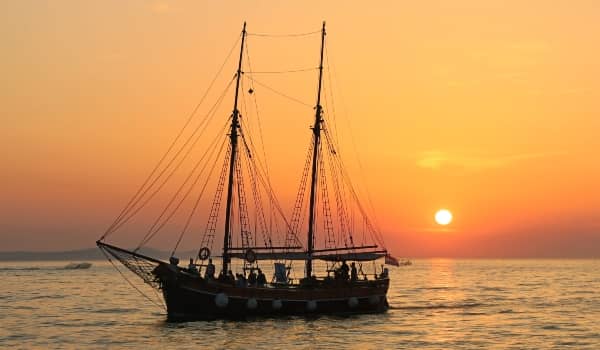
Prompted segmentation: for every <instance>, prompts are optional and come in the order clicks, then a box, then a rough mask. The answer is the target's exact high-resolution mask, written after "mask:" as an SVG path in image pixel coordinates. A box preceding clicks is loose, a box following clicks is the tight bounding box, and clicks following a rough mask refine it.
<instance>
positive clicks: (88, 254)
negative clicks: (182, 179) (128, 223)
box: [0, 248, 197, 261]
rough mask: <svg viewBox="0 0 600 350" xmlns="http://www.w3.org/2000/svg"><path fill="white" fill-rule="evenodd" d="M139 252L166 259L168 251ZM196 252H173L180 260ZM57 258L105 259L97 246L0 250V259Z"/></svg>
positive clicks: (32, 259)
mask: <svg viewBox="0 0 600 350" xmlns="http://www.w3.org/2000/svg"><path fill="white" fill-rule="evenodd" d="M139 252H140V254H144V255H150V256H152V257H157V258H159V259H164V260H167V259H168V258H169V255H170V253H169V252H165V251H162V250H158V249H153V248H142V249H140V251H139ZM196 254H197V252H192V251H187V252H181V253H177V254H175V255H176V256H177V257H179V258H180V259H182V261H185V260H187V259H188V258H190V257H193V256H196ZM58 260H69V261H72V260H77V261H79V260H82V261H83V260H106V257H105V256H104V255H103V254H102V252H101V251H100V249H98V248H87V249H78V250H66V251H54V252H36V251H14V252H2V251H0V261H58Z"/></svg>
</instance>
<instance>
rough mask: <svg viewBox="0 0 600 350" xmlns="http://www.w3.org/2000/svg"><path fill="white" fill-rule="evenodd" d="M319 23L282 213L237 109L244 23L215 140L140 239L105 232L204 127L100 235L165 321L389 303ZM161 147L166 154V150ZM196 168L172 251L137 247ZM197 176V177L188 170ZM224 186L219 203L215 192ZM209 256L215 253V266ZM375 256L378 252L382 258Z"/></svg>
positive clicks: (142, 201) (137, 204) (175, 202)
mask: <svg viewBox="0 0 600 350" xmlns="http://www.w3.org/2000/svg"><path fill="white" fill-rule="evenodd" d="M319 33H320V34H321V47H320V60H319V66H318V67H317V69H316V70H317V71H318V89H317V99H316V104H315V107H314V110H315V116H314V124H313V126H312V132H311V140H310V143H309V147H308V152H307V157H306V161H305V163H304V168H303V172H302V174H301V178H300V185H299V189H298V192H297V195H296V200H295V203H294V206H293V211H292V215H291V218H290V220H289V221H288V220H287V218H286V216H285V215H284V214H283V210H282V209H281V205H280V204H279V203H278V201H277V199H276V196H275V194H274V191H273V189H272V186H271V181H270V179H269V176H268V174H269V173H268V169H267V168H266V159H265V160H261V159H260V154H261V152H259V151H258V150H257V149H256V147H255V142H254V141H253V139H252V136H251V133H250V128H249V127H248V123H249V116H248V113H245V115H244V117H242V114H241V112H240V110H239V100H240V99H244V98H246V97H248V95H253V92H254V90H255V88H254V85H253V83H254V82H255V79H254V78H253V76H252V70H251V68H250V67H249V66H248V69H247V70H244V69H243V68H242V67H243V63H244V59H243V58H244V53H245V54H246V56H247V58H248V64H249V54H248V51H247V47H245V45H244V44H245V41H246V38H247V35H249V34H248V33H247V31H246V24H245V23H244V28H243V30H242V33H241V44H240V52H239V60H238V64H237V71H236V74H235V78H234V80H235V96H234V107H233V111H232V114H231V116H230V120H229V121H228V124H229V126H228V131H229V133H228V137H227V138H226V139H225V140H224V142H223V143H221V145H219V143H218V142H216V141H215V142H213V143H212V144H211V146H210V147H208V148H207V150H206V153H205V154H204V155H203V156H202V158H201V159H200V161H199V162H198V163H196V164H197V165H196V166H194V167H193V169H192V171H191V173H190V174H189V176H187V178H186V180H185V181H184V184H183V185H181V187H179V190H178V191H176V194H175V196H174V197H173V198H172V199H171V200H170V201H168V203H167V204H166V206H165V207H164V210H163V211H162V212H161V214H160V215H159V217H158V219H156V221H154V224H153V225H152V227H151V228H150V230H149V231H148V232H147V233H146V235H145V236H144V238H143V239H142V241H141V242H140V244H139V246H138V247H137V248H136V249H133V250H129V249H124V248H121V247H119V246H118V245H116V244H113V243H110V244H109V243H107V242H106V239H107V237H108V236H109V235H111V234H113V233H114V232H116V231H117V230H119V229H120V228H121V227H122V226H123V225H124V224H125V223H127V222H128V221H129V220H130V219H131V218H132V217H133V216H135V215H136V214H137V213H138V212H139V211H140V210H141V209H143V208H144V206H145V205H146V203H148V201H150V200H151V199H152V198H153V197H154V194H156V193H158V192H159V191H160V190H161V189H162V185H164V184H165V183H167V182H168V181H169V180H170V179H171V176H170V175H169V174H172V173H171V169H172V168H175V170H177V168H178V164H180V163H181V162H183V161H184V160H185V159H186V157H187V155H188V154H190V151H188V150H191V148H193V147H194V145H195V143H196V142H195V141H193V140H194V138H195V137H200V136H201V132H200V134H196V132H194V133H193V134H192V136H191V137H190V139H189V140H187V141H186V142H185V143H183V146H181V148H180V149H179V150H178V151H175V150H172V147H173V145H172V147H171V148H169V150H168V151H167V153H166V154H165V156H164V157H163V158H162V159H161V161H160V162H159V164H158V165H157V167H156V168H155V169H154V171H153V172H152V173H151V174H150V176H149V177H148V179H147V180H146V182H144V184H143V185H142V187H140V189H139V190H138V191H137V193H136V195H135V196H134V197H133V198H132V199H131V201H130V202H129V203H128V205H127V206H126V207H125V208H124V209H123V210H122V212H121V213H120V215H119V216H118V217H117V219H116V220H115V222H114V223H113V224H112V225H111V226H110V227H109V229H108V230H107V231H106V233H105V234H104V235H103V236H102V237H101V238H100V239H99V240H98V241H97V245H98V247H99V248H100V249H101V250H102V251H103V252H104V253H105V255H106V256H107V258H108V259H109V260H111V261H112V258H114V259H116V260H118V261H119V262H120V263H121V264H123V265H124V266H125V267H127V268H128V269H129V270H131V271H132V272H134V273H135V274H137V275H138V276H139V277H141V278H142V279H143V280H144V281H145V282H146V283H147V284H149V285H150V286H152V287H153V288H155V289H157V290H159V291H161V292H162V295H163V297H164V300H165V303H166V309H167V314H168V318H169V319H171V320H189V319H214V318H240V317H242V318H243V317H246V316H253V315H303V314H346V313H378V312H384V311H386V310H387V309H388V303H387V299H386V295H387V291H388V288H389V283H390V280H389V276H388V272H387V269H386V268H384V267H383V265H382V264H383V263H384V262H385V263H390V264H393V265H397V264H398V261H397V260H396V259H394V258H392V257H391V256H389V254H388V251H387V250H386V248H385V245H384V242H383V237H382V235H381V233H380V231H379V230H378V229H376V225H375V224H374V223H373V222H372V221H371V219H369V216H368V215H367V210H366V209H365V208H364V207H363V206H362V205H361V203H360V201H359V198H358V195H357V191H356V190H355V188H354V187H353V185H352V182H351V181H350V178H349V175H348V173H347V171H346V170H345V168H344V167H343V162H342V160H341V157H340V155H339V150H338V149H339V145H338V143H337V140H336V139H335V137H333V135H332V134H331V133H330V132H329V128H328V124H327V123H326V120H325V116H324V115H325V113H324V110H323V107H322V103H321V97H322V89H323V57H324V49H325V36H326V32H325V23H323V27H322V29H321V30H320V31H319ZM309 34H312V33H309ZM250 35H251V34H250ZM242 78H244V79H246V80H247V81H248V83H249V84H250V86H251V87H250V89H249V90H248V95H244V91H243V90H242V89H241V88H240V86H241V83H242V82H243V79H242ZM261 85H263V84H261ZM222 96H223V95H222ZM253 97H254V98H255V94H254V96H253ZM221 99H222V98H221ZM184 128H185V127H184ZM180 135H181V134H180ZM221 135H222V134H221ZM178 138H179V136H177V138H176V139H175V141H177V140H178ZM216 140H217V139H216ZM173 144H175V142H174V143H173ZM225 146H226V147H225ZM225 148H226V151H224V149H225ZM223 151H224V152H223ZM264 153H265V152H264V150H263V152H262V154H264ZM169 154H170V155H172V158H171V160H167V159H168V157H167V156H168V155H169ZM219 159H221V160H220V161H219ZM219 163H220V164H221V167H220V169H221V172H220V175H219V176H218V177H214V176H211V174H212V170H210V171H208V174H204V173H203V171H204V169H207V168H208V169H215V168H218V164H219ZM200 165H202V167H200ZM198 169H201V170H198ZM203 176H204V177H206V181H205V182H204V187H202V189H201V190H200V194H199V195H198V197H197V199H196V201H195V204H194V205H193V206H191V209H190V212H189V215H186V220H185V221H184V223H183V224H182V225H181V226H179V227H183V229H181V230H180V233H179V235H178V239H177V242H176V244H175V248H174V249H173V252H172V254H171V258H170V259H169V261H168V262H167V261H162V260H160V259H156V258H153V257H150V256H147V255H144V254H141V253H140V252H139V249H140V248H142V246H144V245H146V244H147V243H148V242H149V241H150V240H151V239H152V238H153V237H154V236H156V234H157V233H159V231H162V229H163V228H164V227H165V226H168V224H169V223H170V220H171V218H172V217H173V216H174V215H175V214H176V213H177V212H178V211H179V210H180V209H181V208H182V207H184V206H183V205H181V204H182V203H183V201H184V200H186V198H187V196H188V194H190V193H191V192H192V191H193V190H194V189H195V185H196V183H198V182H199V179H200V178H202V177H203ZM194 177H195V180H190V179H194ZM211 179H214V184H215V185H216V186H215V187H216V191H215V194H214V197H213V199H212V201H206V200H205V201H204V203H208V204H209V205H210V206H209V208H210V209H207V210H205V211H204V212H205V213H204V214H205V217H206V220H207V224H206V226H205V229H204V234H203V235H202V238H201V241H200V244H199V245H198V247H199V250H198V254H197V257H195V258H194V259H190V262H189V265H187V267H185V266H180V261H179V259H178V258H177V257H176V256H175V253H176V250H177V248H178V247H179V245H180V243H181V242H182V239H183V237H184V235H185V233H186V232H187V231H188V229H189V227H190V225H191V223H193V222H195V221H194V219H195V218H196V215H200V214H198V212H199V211H202V210H197V209H199V203H202V195H203V193H204V189H205V188H206V185H207V184H208V183H209V182H210V180H211ZM200 183H201V182H200ZM186 189H187V190H186ZM225 189H226V191H225ZM225 192H226V198H225V203H224V204H225V208H224V209H225V210H223V208H222V206H221V202H222V199H223V198H222V197H223V195H224V194H225ZM307 192H308V193H307ZM247 193H250V195H249V196H248V195H247ZM307 195H308V200H306V199H307V198H306V197H307ZM248 197H250V198H248ZM211 203H212V204H211ZM223 211H224V218H223V215H222V214H223ZM334 213H335V214H336V215H334ZM219 224H221V225H223V227H224V230H223V231H220V230H217V227H218V226H220V225H219ZM303 231H305V232H306V239H305V240H301V239H300V238H299V234H300V233H301V232H303ZM219 233H221V234H222V236H221V235H220V234H219ZM215 240H216V241H217V242H219V241H220V242H222V245H221V246H220V247H219V246H218V245H216V247H217V249H219V248H220V255H218V256H214V255H213V253H212V252H214V251H216V250H217V249H215ZM386 257H387V259H385V260H384V258H386ZM213 258H214V259H215V260H216V259H219V260H220V264H219V265H220V266H218V268H217V266H216V265H215V263H214V262H213ZM379 260H384V261H380V262H379V264H378V261H379ZM298 261H301V262H302V264H301V265H303V270H304V273H303V277H301V278H293V276H294V273H293V271H295V270H297V269H298V267H297V266H295V264H294V263H295V262H298ZM315 261H322V262H323V264H322V265H323V266H324V267H323V268H321V269H320V270H319V269H317V268H316V267H315V266H316V265H315V264H314V262H315ZM233 262H235V263H233ZM368 264H371V265H372V267H373V271H372V272H371V273H370V274H367V273H365V272H364V269H366V266H365V265H368ZM270 266H273V269H272V271H273V275H272V277H271V276H269V278H267V276H266V274H265V272H264V271H263V269H264V270H265V271H266V270H269V269H270ZM234 271H235V274H234Z"/></svg>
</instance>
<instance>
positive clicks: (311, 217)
mask: <svg viewBox="0 0 600 350" xmlns="http://www.w3.org/2000/svg"><path fill="white" fill-rule="evenodd" d="M324 48H325V22H323V29H322V31H321V59H320V61H319V89H318V90H317V105H316V107H315V124H314V125H313V128H312V129H313V135H314V137H313V140H314V144H313V157H312V172H311V180H310V208H309V213H308V244H307V245H308V250H307V258H306V277H308V278H310V277H311V276H312V254H313V250H314V233H315V232H314V231H315V210H316V208H315V201H316V198H315V197H316V196H315V194H316V192H317V182H318V181H317V169H318V166H317V164H318V160H319V143H320V140H321V123H322V122H323V118H321V114H322V107H321V85H322V81H323V50H324Z"/></svg>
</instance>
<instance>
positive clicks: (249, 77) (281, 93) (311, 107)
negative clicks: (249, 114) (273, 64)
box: [244, 75, 314, 109]
mask: <svg viewBox="0 0 600 350" xmlns="http://www.w3.org/2000/svg"><path fill="white" fill-rule="evenodd" d="M244 76H245V77H246V78H248V79H250V80H251V81H253V82H255V83H257V84H258V85H260V86H262V87H264V88H266V89H268V90H271V91H272V92H274V93H276V94H277V95H279V96H282V97H285V98H287V99H289V100H291V101H294V102H296V103H299V104H301V105H303V106H305V107H308V108H310V109H313V108H314V107H313V106H312V105H310V104H308V103H306V102H303V101H301V100H299V99H297V98H295V97H292V96H289V95H286V94H285V93H283V92H281V91H278V90H275V89H274V88H272V87H270V86H268V85H267V84H265V83H261V82H260V81H258V80H256V78H254V77H251V76H246V75H244Z"/></svg>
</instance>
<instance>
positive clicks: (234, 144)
mask: <svg viewBox="0 0 600 350" xmlns="http://www.w3.org/2000/svg"><path fill="white" fill-rule="evenodd" d="M245 39H246V22H244V28H243V29H242V44H241V45H240V59H239V62H238V69H237V75H236V84H235V100H234V102H233V114H232V116H231V133H230V135H229V137H230V139H231V158H230V160H229V182H228V183H227V209H226V212H225V233H224V234H223V274H226V273H227V271H228V270H229V263H230V262H231V258H230V257H229V254H228V250H229V240H230V236H231V209H232V208H231V207H232V201H233V174H234V172H235V157H236V155H237V143H238V139H237V138H238V131H237V129H238V127H239V126H240V123H239V114H240V112H239V111H238V95H239V91H240V78H241V76H242V57H243V53H244V40H245Z"/></svg>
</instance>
